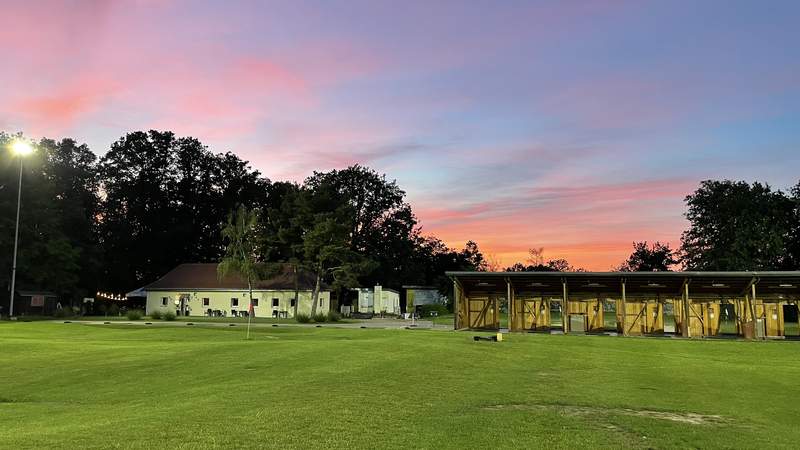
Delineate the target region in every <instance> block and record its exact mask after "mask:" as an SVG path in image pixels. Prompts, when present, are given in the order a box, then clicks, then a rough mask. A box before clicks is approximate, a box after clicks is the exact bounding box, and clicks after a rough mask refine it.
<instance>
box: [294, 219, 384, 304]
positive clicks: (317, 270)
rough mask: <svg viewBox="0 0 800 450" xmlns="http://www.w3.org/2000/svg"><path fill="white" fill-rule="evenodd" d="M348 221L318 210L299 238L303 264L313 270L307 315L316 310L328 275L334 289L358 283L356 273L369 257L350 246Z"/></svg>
mask: <svg viewBox="0 0 800 450" xmlns="http://www.w3.org/2000/svg"><path fill="white" fill-rule="evenodd" d="M348 225H349V224H347V223H346V222H343V221H341V220H340V219H339V218H337V217H336V216H334V215H331V214H325V213H321V214H318V215H317V216H316V220H315V224H314V226H313V228H311V230H310V231H309V232H308V233H306V235H305V237H304V240H303V247H304V250H305V253H304V260H305V263H306V266H307V267H308V268H309V269H310V270H311V271H312V272H313V273H314V275H315V283H314V290H313V292H312V296H311V315H312V316H314V315H315V314H316V313H317V306H318V304H319V293H320V291H321V289H322V283H323V281H324V280H325V278H326V277H328V276H330V277H331V281H332V287H333V289H334V291H341V290H343V289H348V288H352V287H356V286H358V276H359V275H360V274H361V273H363V272H364V271H365V270H367V269H368V267H369V265H370V264H371V261H369V260H368V259H367V258H365V257H363V256H361V255H360V254H358V253H357V252H355V251H353V250H351V249H350V246H349V242H348Z"/></svg>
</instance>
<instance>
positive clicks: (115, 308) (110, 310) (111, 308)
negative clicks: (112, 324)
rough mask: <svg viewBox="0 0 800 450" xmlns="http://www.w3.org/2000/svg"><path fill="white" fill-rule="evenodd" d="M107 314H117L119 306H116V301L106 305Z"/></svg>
mask: <svg viewBox="0 0 800 450" xmlns="http://www.w3.org/2000/svg"><path fill="white" fill-rule="evenodd" d="M108 315H109V316H118V315H119V306H117V304H116V303H112V304H111V306H109V307H108Z"/></svg>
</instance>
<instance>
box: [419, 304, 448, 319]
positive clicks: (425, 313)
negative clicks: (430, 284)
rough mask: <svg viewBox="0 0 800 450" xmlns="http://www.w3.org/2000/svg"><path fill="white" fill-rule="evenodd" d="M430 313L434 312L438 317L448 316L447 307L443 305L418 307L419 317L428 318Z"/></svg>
mask: <svg viewBox="0 0 800 450" xmlns="http://www.w3.org/2000/svg"><path fill="white" fill-rule="evenodd" d="M431 312H436V315H439V316H443V315H445V314H448V311H447V307H446V306H445V305H440V304H433V305H420V307H419V313H420V317H430V316H431Z"/></svg>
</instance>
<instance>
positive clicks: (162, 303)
mask: <svg viewBox="0 0 800 450" xmlns="http://www.w3.org/2000/svg"><path fill="white" fill-rule="evenodd" d="M167 303H169V297H161V306H167Z"/></svg>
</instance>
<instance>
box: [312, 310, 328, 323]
mask: <svg viewBox="0 0 800 450" xmlns="http://www.w3.org/2000/svg"><path fill="white" fill-rule="evenodd" d="M312 319H314V322H317V323H324V322H325V320H327V319H328V316H326V315H325V313H323V312H318V313H316V314H314V316H313V317H312Z"/></svg>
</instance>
